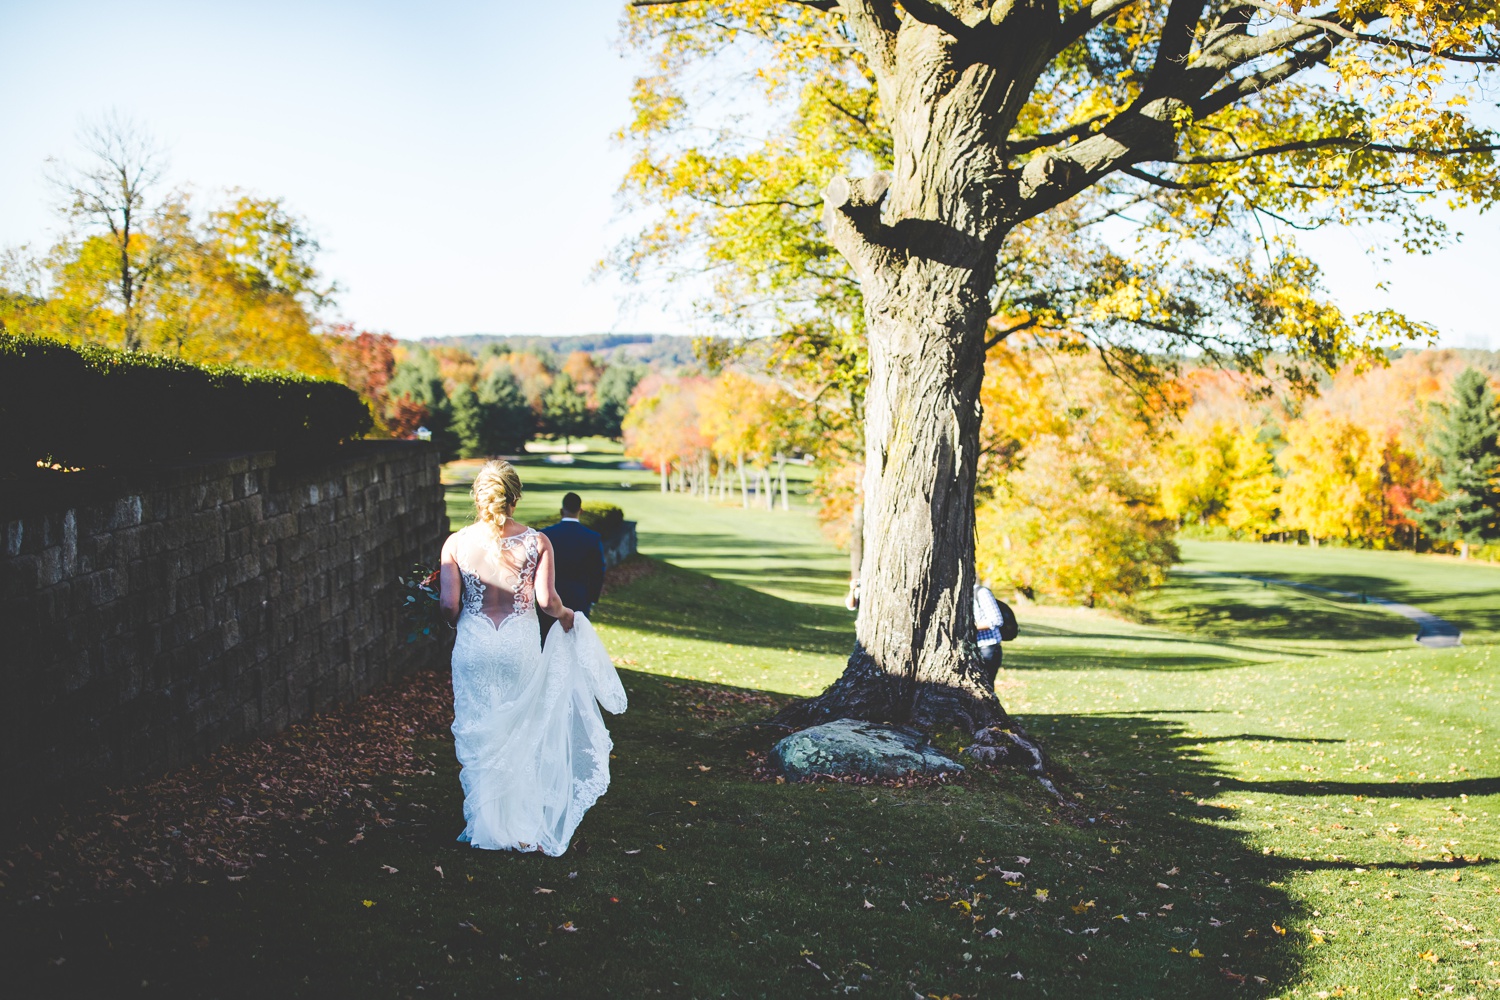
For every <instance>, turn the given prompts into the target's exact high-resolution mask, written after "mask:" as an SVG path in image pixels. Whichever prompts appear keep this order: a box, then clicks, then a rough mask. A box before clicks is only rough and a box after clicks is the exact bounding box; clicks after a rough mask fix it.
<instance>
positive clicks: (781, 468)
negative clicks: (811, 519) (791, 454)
mask: <svg viewBox="0 0 1500 1000" xmlns="http://www.w3.org/2000/svg"><path fill="white" fill-rule="evenodd" d="M776 472H777V474H778V475H779V476H780V477H781V509H782V510H791V509H792V505H791V504H790V503H788V502H787V498H786V456H785V455H783V454H780V453H779V452H778V453H777V455H776Z"/></svg>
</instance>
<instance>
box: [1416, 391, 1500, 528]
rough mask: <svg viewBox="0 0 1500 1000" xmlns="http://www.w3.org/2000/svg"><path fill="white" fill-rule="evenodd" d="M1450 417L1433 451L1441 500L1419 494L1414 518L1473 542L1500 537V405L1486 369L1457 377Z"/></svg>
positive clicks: (1434, 439) (1434, 442)
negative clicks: (1497, 403) (1425, 497)
mask: <svg viewBox="0 0 1500 1000" xmlns="http://www.w3.org/2000/svg"><path fill="white" fill-rule="evenodd" d="M1446 409H1447V414H1448V419H1447V421H1446V422H1445V424H1444V426H1443V427H1442V428H1441V429H1440V430H1439V431H1438V432H1437V433H1436V434H1435V435H1433V440H1432V443H1431V445H1430V448H1431V450H1432V453H1433V454H1434V455H1435V456H1436V457H1437V459H1438V461H1439V462H1440V463H1441V465H1442V474H1441V475H1440V476H1439V482H1441V483H1442V486H1443V495H1442V497H1441V499H1438V500H1432V501H1427V500H1419V501H1417V504H1416V507H1417V510H1416V512H1415V513H1416V521H1417V523H1418V524H1419V525H1420V526H1421V528H1422V530H1423V531H1425V532H1426V533H1427V534H1429V535H1431V536H1432V537H1434V538H1440V539H1442V540H1443V541H1445V542H1457V543H1458V545H1459V552H1460V554H1461V555H1463V556H1464V557H1465V558H1467V557H1468V555H1469V546H1470V545H1474V544H1476V543H1479V542H1484V541H1488V540H1490V539H1494V538H1497V537H1500V482H1497V479H1500V406H1497V405H1496V401H1495V393H1494V392H1493V391H1492V390H1491V389H1490V384H1489V380H1488V379H1487V378H1485V376H1484V373H1483V372H1481V371H1479V370H1477V369H1474V368H1469V369H1466V370H1465V371H1464V373H1463V374H1462V375H1460V376H1458V378H1457V379H1455V380H1454V382H1453V403H1452V404H1451V405H1450V406H1448V407H1447V408H1446Z"/></svg>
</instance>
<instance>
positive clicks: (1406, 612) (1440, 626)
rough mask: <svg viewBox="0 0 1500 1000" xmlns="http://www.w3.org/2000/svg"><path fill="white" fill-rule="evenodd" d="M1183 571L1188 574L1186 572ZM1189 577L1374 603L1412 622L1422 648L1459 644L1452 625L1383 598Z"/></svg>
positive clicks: (1285, 583)
mask: <svg viewBox="0 0 1500 1000" xmlns="http://www.w3.org/2000/svg"><path fill="white" fill-rule="evenodd" d="M1187 572H1192V571H1191V570H1189V571H1187ZM1193 575H1194V576H1227V577H1234V578H1235V579H1239V580H1254V581H1255V582H1256V583H1261V584H1274V585H1276V586H1278V587H1296V588H1297V589H1298V590H1313V591H1317V592H1318V593H1320V594H1332V595H1334V596H1335V597H1347V598H1349V599H1350V600H1354V601H1359V602H1360V603H1361V604H1376V605H1379V606H1380V607H1382V608H1384V609H1385V610H1387V611H1390V612H1393V613H1395V614H1398V615H1400V616H1401V617H1403V618H1409V619H1411V620H1412V621H1414V622H1416V623H1417V642H1419V643H1421V644H1422V645H1424V646H1432V647H1441V646H1457V645H1460V643H1461V641H1462V639H1463V633H1462V632H1461V631H1460V630H1459V628H1458V626H1457V625H1455V624H1453V623H1452V622H1450V621H1445V620H1443V619H1442V618H1439V617H1438V616H1437V615H1435V614H1433V613H1432V612H1431V611H1423V610H1422V609H1421V608H1417V607H1413V606H1412V605H1410V604H1402V603H1401V602H1399V601H1388V600H1386V599H1385V598H1384V597H1372V596H1370V595H1369V594H1360V593H1355V592H1354V591H1351V590H1334V589H1333V588H1332V587H1319V586H1317V585H1315V584H1311V583H1297V582H1296V581H1294V580H1282V579H1280V578H1279V577H1274V576H1252V575H1250V574H1249V573H1193Z"/></svg>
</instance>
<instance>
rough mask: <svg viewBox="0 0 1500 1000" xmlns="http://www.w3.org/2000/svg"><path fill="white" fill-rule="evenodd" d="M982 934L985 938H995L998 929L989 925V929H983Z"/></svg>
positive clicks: (998, 934)
mask: <svg viewBox="0 0 1500 1000" xmlns="http://www.w3.org/2000/svg"><path fill="white" fill-rule="evenodd" d="M982 936H983V937H987V938H997V937H999V936H1000V929H999V928H998V927H991V928H990V929H989V930H987V931H985V932H984V934H983V935H982Z"/></svg>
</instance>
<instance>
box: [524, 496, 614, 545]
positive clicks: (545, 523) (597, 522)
mask: <svg viewBox="0 0 1500 1000" xmlns="http://www.w3.org/2000/svg"><path fill="white" fill-rule="evenodd" d="M560 520H562V517H561V515H559V514H553V515H552V516H551V517H545V518H542V519H541V520H539V521H533V522H531V526H532V527H533V528H546V527H550V526H551V525H554V524H556V523H557V522H558V521H560ZM578 520H579V521H581V522H583V526H584V527H586V528H593V529H594V530H595V531H597V532H599V534H601V535H603V536H604V537H605V538H613V537H614V536H616V535H618V534H619V533H620V532H621V531H623V530H624V528H625V511H623V510H621V509H620V508H619V507H616V506H615V505H614V504H612V503H585V504H584V505H583V510H581V511H579V513H578Z"/></svg>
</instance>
